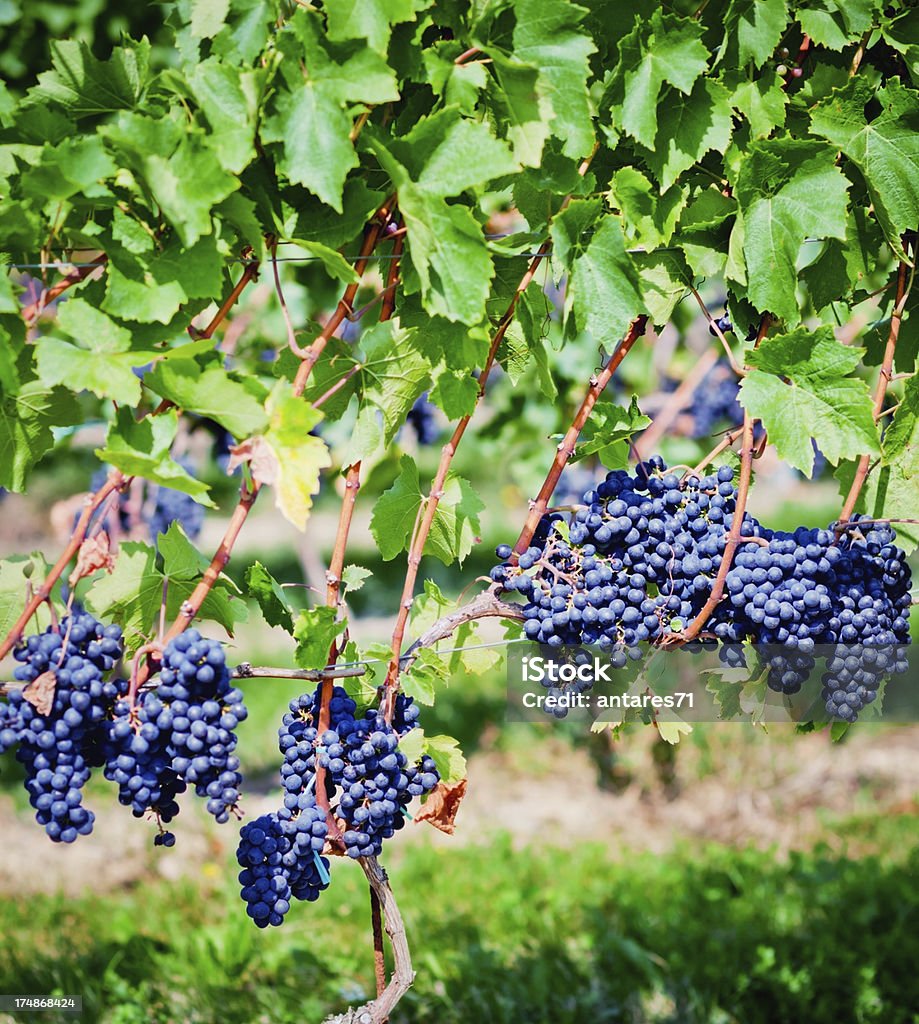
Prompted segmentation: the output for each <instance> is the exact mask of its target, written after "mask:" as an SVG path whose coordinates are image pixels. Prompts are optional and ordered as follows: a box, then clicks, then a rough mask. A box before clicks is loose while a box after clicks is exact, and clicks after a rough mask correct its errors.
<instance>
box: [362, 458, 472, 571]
mask: <svg viewBox="0 0 919 1024" xmlns="http://www.w3.org/2000/svg"><path fill="white" fill-rule="evenodd" d="M399 466H400V472H399V476H398V477H397V479H396V481H395V483H394V484H393V485H392V487H390V488H389V489H388V490H387V491H385V492H384V493H383V494H382V495H381V496H380V498H379V500H378V501H377V503H376V505H375V506H374V509H373V515H372V517H371V520H370V532H371V533H372V534H373V537H374V540H375V541H376V542H377V547H378V548H379V549H380V555H381V556H382V558H383V560H384V561H386V562H388V561H390V560H391V559H393V558H395V557H396V556H397V555H399V554H400V553H401V552H403V551H407V550H408V548H409V544H410V541H411V537H412V534H413V532H414V526H415V522H416V520H417V518H418V515H419V510H420V509H421V505H422V502H423V500H424V496H423V495H422V493H421V482H420V478H419V475H418V467H417V466H416V465H415V461H414V459H412V458H411V456H409V455H403V456H402V459H401V461H400V463H399ZM483 508H484V505H483V504H482V501H481V500H480V499H479V497H478V496H477V495H476V493H475V492H474V491H473V489H472V487H471V486H470V484H469V483H468V481H466V480H464V479H463V478H462V477H460V476H456V475H455V474H453V473H449V474H448V475H447V478H446V480H445V481H444V488H443V494H442V496H441V498H440V501H439V503H438V505H437V512H436V513H435V515H434V520H433V522H432V524H431V532H430V533H429V535H428V539H427V542H426V544H425V554H429V555H433V556H434V557H435V558H438V559H440V561H442V562H443V563H444V564H445V565H450V564H452V563H453V562H456V561H463V560H464V559H465V557H466V555H468V554H469V552H470V551H471V550H472V547H473V545H474V543H475V540H476V535H477V533H478V530H479V520H478V513H479V512H481V511H482V509H483Z"/></svg>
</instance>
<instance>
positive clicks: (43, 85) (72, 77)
mask: <svg viewBox="0 0 919 1024" xmlns="http://www.w3.org/2000/svg"><path fill="white" fill-rule="evenodd" d="M51 63H52V68H53V70H51V71H44V72H42V73H41V74H40V75H39V76H38V85H37V86H36V87H35V88H34V89H33V90H32V91H31V92H30V94H29V99H30V101H32V102H35V101H42V100H50V101H51V102H52V103H58V104H60V105H61V106H62V107H63V108H64V109H65V110H66V111H67V113H68V114H70V115H71V116H72V117H77V118H79V117H89V116H92V115H95V114H108V113H111V112H112V111H116V110H131V109H132V108H133V107H134V106H135V105H136V104H137V102H138V100H139V99H140V97H141V95H142V94H143V91H144V88H145V87H146V84H147V76H148V73H149V64H150V43H149V42H148V41H147V40H146V39H143V40H141V41H140V42H133V41H131V43H130V45H129V46H123V47H117V48H116V49H115V50H113V51H112V56H111V57H110V58H109V59H108V60H97V59H96V58H95V57H94V56H93V55H92V53H91V52H90V49H89V47H88V46H87V44H86V43H85V42H78V41H77V40H75V39H58V40H55V41H53V42H52V43H51Z"/></svg>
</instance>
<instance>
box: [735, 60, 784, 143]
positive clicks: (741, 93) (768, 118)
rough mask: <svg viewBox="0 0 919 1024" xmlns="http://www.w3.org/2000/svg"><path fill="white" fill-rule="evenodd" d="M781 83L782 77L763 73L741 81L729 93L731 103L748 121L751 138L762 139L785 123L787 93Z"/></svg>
mask: <svg viewBox="0 0 919 1024" xmlns="http://www.w3.org/2000/svg"><path fill="white" fill-rule="evenodd" d="M782 85H783V79H781V78H779V76H778V75H775V76H774V77H773V78H770V77H769V76H767V75H763V76H762V77H761V78H756V79H753V80H752V81H745V82H741V83H740V85H738V86H737V88H736V89H735V90H734V92H733V94H732V95H731V105H732V106H733V107H736V108H737V110H738V111H739V112H740V113H741V114H743V115H744V117H746V119H747V120H748V121H749V122H750V130H751V131H752V132H753V138H755V139H763V138H765V137H766V136H767V135H771V134H772V132H773V129H775V128H781V127H782V125H783V124H785V106H786V104H787V103H788V93H786V92H785V90H784V89H783V88H782Z"/></svg>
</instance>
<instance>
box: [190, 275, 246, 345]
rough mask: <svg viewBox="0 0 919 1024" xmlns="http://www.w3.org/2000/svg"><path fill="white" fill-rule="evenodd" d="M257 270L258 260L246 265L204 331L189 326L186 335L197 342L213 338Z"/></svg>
mask: <svg viewBox="0 0 919 1024" xmlns="http://www.w3.org/2000/svg"><path fill="white" fill-rule="evenodd" d="M258 268H259V262H258V260H253V261H252V262H251V263H247V264H246V268H245V270H243V272H242V274H240V277H239V280H238V281H237V282H236V284H235V285H234V286H233V290H232V291H231V292H230V294H229V295H228V296H227V297H226V298H225V299H224V300H223V302H222V304H221V306H220V308H219V309H218V310H217V312H216V313H215V314H214V315H213V317H211V321H210V323H209V324H208V325H207V327H205V328H204V330H201V331H199V330H198V329H197V328H195V327H191V326H190V327H189V328H188V333H189V334H190V335H191V336H192V338H194V339H196V340H197V339H200V338H212V337H213V336H214V331H216V330H217V328H218V327H219V326H220V325H221V324H222V323H223V321H224V320H226V318H227V314H228V313H229V312H230V310H231V309H232V308H233V307H234V306H235V305H236V303H237V302H238V301H239V297H240V295H242V293H243V290H244V289H245V287H246V285H247V284H248V283H249V282H250V281H254V280H255V279H256V278H257V277H258Z"/></svg>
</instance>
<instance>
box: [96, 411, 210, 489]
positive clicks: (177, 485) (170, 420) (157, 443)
mask: <svg viewBox="0 0 919 1024" xmlns="http://www.w3.org/2000/svg"><path fill="white" fill-rule="evenodd" d="M177 427H178V413H177V412H176V411H175V410H174V409H169V410H167V411H166V412H162V413H160V414H159V415H158V416H146V417H145V418H144V419H142V420H135V419H134V416H133V414H132V412H131V410H130V409H119V410H118V412H117V415H116V418H115V420H114V422H113V423H111V425H110V426H109V430H108V434H107V435H106V439H105V447H104V448H97V449H96V455H98V456H99V458H100V459H102V461H103V462H108V463H109V464H110V465H112V466H114V467H115V468H116V469H120V470H121V471H122V473H124V474H125V475H127V476H141V477H143V478H144V479H145V480H151V481H152V482H153V483H157V484H163V485H164V486H166V487H171V488H173V490H176V491H182V493H183V494H190V495H191V496H192V497H193V498H194V499H195V501H197V502H200V503H201V504H202V505H207V506H208V507H209V508H215V507H216V506H215V505H214V502H213V501H212V500H211V498H210V496H209V494H208V492H209V490H210V488H209V487H208V486H207V484H205V483H202V482H201V481H200V480H196V479H195V478H194V477H193V476H189V474H188V473H187V472H186V471H185V470H184V469H183V468H182V467H181V466H180V465H179V464H178V463H177V462H176V461H175V460H174V459H173V458H172V455H171V454H170V449H171V447H172V442H173V441H174V440H175V436H176V429H177Z"/></svg>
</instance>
